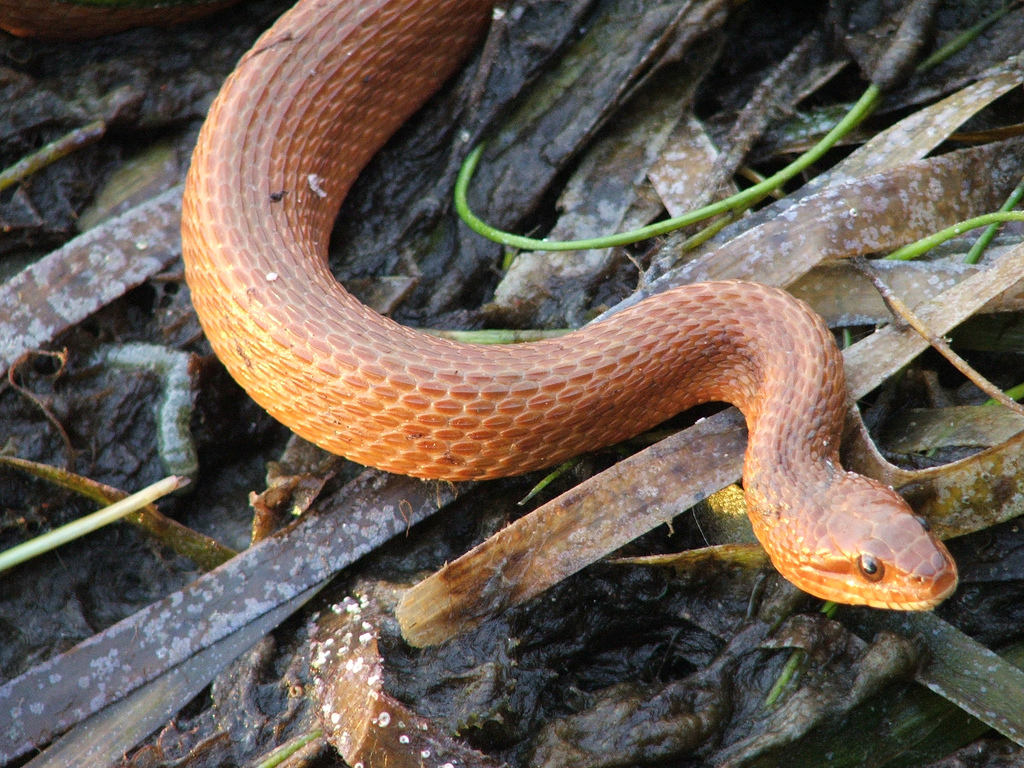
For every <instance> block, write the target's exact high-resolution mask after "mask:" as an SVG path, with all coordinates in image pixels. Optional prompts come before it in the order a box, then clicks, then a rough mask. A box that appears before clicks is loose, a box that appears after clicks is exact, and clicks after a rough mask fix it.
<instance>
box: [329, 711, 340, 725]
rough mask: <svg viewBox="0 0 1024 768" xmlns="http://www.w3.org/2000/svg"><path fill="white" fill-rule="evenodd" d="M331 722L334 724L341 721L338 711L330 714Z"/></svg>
mask: <svg viewBox="0 0 1024 768" xmlns="http://www.w3.org/2000/svg"><path fill="white" fill-rule="evenodd" d="M331 722H332V723H334V724H335V725H337V724H338V723H340V722H341V715H340V714H339V713H337V712H335V713H334V714H333V715H331Z"/></svg>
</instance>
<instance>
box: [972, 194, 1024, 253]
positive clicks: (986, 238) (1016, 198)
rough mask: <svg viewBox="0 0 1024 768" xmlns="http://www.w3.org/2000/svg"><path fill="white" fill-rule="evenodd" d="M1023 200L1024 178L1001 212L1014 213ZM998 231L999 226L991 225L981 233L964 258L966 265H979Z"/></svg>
mask: <svg viewBox="0 0 1024 768" xmlns="http://www.w3.org/2000/svg"><path fill="white" fill-rule="evenodd" d="M1022 199H1024V178H1022V179H1021V180H1020V184H1018V185H1017V187H1016V188H1015V189H1014V190H1013V192H1011V193H1010V196H1009V197H1008V198H1006V202H1005V203H1003V204H1002V205H1001V206H1000V207H999V212H1000V213H1006V212H1007V211H1012V210H1013V209H1014V208H1016V207H1017V206H1018V205H1020V201H1021V200H1022ZM998 230H999V225H998V224H990V225H989V226H988V227H987V228H986V229H985V231H984V232H982V233H981V236H980V237H979V238H978V240H977V242H976V243H975V244H974V245H972V246H971V250H969V251H968V252H967V255H966V256H964V263H966V264H977V263H978V260H979V259H981V254H982V253H984V251H985V249H986V248H988V245H989V243H991V242H992V240H993V238H995V236H996V232H997V231H998Z"/></svg>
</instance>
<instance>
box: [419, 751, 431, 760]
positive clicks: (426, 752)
mask: <svg viewBox="0 0 1024 768" xmlns="http://www.w3.org/2000/svg"><path fill="white" fill-rule="evenodd" d="M420 757H422V758H423V759H424V760H426V759H427V758H428V757H430V750H429V749H423V750H420Z"/></svg>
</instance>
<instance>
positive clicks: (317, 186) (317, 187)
mask: <svg viewBox="0 0 1024 768" xmlns="http://www.w3.org/2000/svg"><path fill="white" fill-rule="evenodd" d="M306 181H307V182H308V183H309V188H310V190H311V191H312V192H313V194H314V195H316V196H317V197H319V198H320V199H321V200H323V199H324V198H325V197H327V192H325V191H324V188H323V186H322V184H323V181H324V180H323V179H322V178H320V177H319V176H317V175H316V174H315V173H311V174H309V175H308V176H306Z"/></svg>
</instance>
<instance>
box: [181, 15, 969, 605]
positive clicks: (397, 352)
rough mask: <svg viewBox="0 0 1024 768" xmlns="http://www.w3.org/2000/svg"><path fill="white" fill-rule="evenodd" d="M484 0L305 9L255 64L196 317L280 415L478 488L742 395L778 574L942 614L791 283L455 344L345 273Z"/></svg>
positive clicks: (355, 454)
mask: <svg viewBox="0 0 1024 768" xmlns="http://www.w3.org/2000/svg"><path fill="white" fill-rule="evenodd" d="M490 13H491V3H490V2H483V1H481V0H372V2H367V1H366V0H363V1H362V2H352V1H349V0H342V1H341V2H338V1H337V0H303V1H302V2H300V3H299V4H298V5H297V6H296V7H295V8H293V9H292V10H291V11H290V12H288V13H287V14H285V15H284V16H283V17H282V18H281V19H280V20H279V21H278V22H277V24H275V25H274V27H273V28H272V29H270V30H269V31H268V32H267V33H266V34H264V35H263V37H261V38H260V40H259V41H257V43H256V44H255V46H254V47H253V49H252V50H251V51H250V52H249V53H247V54H246V55H245V56H244V57H243V59H242V61H241V62H240V63H239V65H238V68H237V69H236V71H235V72H234V74H232V76H231V77H230V78H229V80H228V81H227V83H226V84H225V86H224V88H223V90H222V91H221V93H220V95H219V96H218V98H217V100H216V102H215V103H214V105H213V106H212V108H211V110H210V114H209V117H208V119H207V122H206V124H205V125H204V127H203V130H202V133H201V136H200V139H199V144H198V146H197V148H196V151H195V155H194V157H193V162H192V166H191V169H190V171H189V175H188V182H187V186H186V192H185V200H184V215H183V229H182V235H183V246H184V254H185V262H186V273H187V278H188V283H189V286H190V287H191V291H192V299H193V302H194V303H195V307H196V311H197V312H198V314H199V318H200V320H201V321H202V324H203V328H204V329H205V331H206V334H207V337H208V338H209V340H210V343H211V344H212V345H213V348H214V350H215V351H216V353H217V355H218V357H220V359H221V360H222V361H223V362H224V364H225V365H226V366H227V368H228V370H229V371H230V372H231V374H232V375H233V376H234V377H235V379H237V380H238V382H239V383H240V384H241V385H242V386H243V387H244V388H245V389H246V391H248V392H249V394H250V395H251V396H252V397H253V398H254V399H255V400H256V401H257V402H258V403H259V404H260V405H262V406H263V407H264V408H266V409H267V411H268V412H269V413H271V414H272V415H273V416H274V417H275V418H277V419H279V420H280V421H281V422H283V423H284V424H286V425H287V426H289V427H290V428H291V429H293V430H294V431H295V432H297V433H298V434H300V435H302V436H303V437H305V438H306V439H308V440H311V441H312V442H314V443H317V444H318V445H320V446H322V447H323V448H325V449H327V450H329V451H331V452H334V453H337V454H341V455H344V456H347V457H349V458H351V459H353V460H355V461H358V462H360V463H362V464H367V465H370V466H374V467H379V468H382V469H386V470H388V471H391V472H399V473H403V474H407V475H413V476H416V477H424V478H445V479H449V480H469V479H480V478H490V477H500V476H503V475H511V474H516V473H521V472H528V471H530V470H534V469H538V468H542V467H547V466H550V465H552V464H555V463H558V462H560V461H562V460H564V459H568V458H570V457H572V456H574V455H577V454H579V453H581V452H583V451H587V450H592V449H595V448H599V447H602V446H606V445H609V444H611V443H615V442H617V441H619V440H622V439H624V438H627V437H630V436H633V435H636V434H638V433H640V432H642V431H644V430H646V429H648V428H650V427H653V426H655V425H657V424H659V423H660V422H662V421H664V420H665V419H666V418H668V417H670V416H673V415H674V414H676V413H678V412H679V411H681V410H683V409H685V408H688V407H690V406H692V405H695V404H697V403H701V402H706V401H727V402H730V403H733V404H735V405H737V406H738V407H739V408H740V409H741V410H742V411H743V413H744V415H745V416H746V419H747V423H748V426H749V429H750V439H749V444H748V447H747V451H746V456H745V465H744V486H745V491H746V495H747V501H748V505H749V508H750V518H751V520H752V522H753V524H754V530H755V533H756V534H757V536H758V538H759V539H760V541H761V542H762V543H763V544H764V546H765V549H766V550H767V551H768V553H769V555H770V556H771V559H772V561H773V563H774V564H775V566H776V567H777V568H778V569H779V571H780V572H781V573H782V574H783V575H784V576H786V578H788V579H790V580H791V581H792V582H794V583H795V584H796V585H797V586H799V587H801V588H802V589H804V590H806V591H808V592H810V593H812V594H814V595H817V596H819V597H823V598H826V599H832V600H836V601H840V602H846V603H861V604H868V605H874V606H878V607H892V608H902V609H924V608H930V607H932V606H934V605H935V604H936V603H938V602H939V601H941V600H942V599H944V598H945V597H947V596H948V595H949V594H950V593H952V591H953V590H954V588H955V586H956V581H957V576H956V568H955V565H954V563H953V561H952V559H951V558H950V556H949V554H948V553H947V551H946V549H945V547H944V546H943V545H942V543H941V542H939V541H938V540H936V539H935V538H934V537H932V536H931V535H930V534H929V533H928V532H927V531H926V529H925V527H924V526H923V524H922V523H921V522H920V521H919V520H918V519H917V518H915V517H914V516H913V513H912V511H911V510H910V508H909V507H908V506H907V505H906V504H905V503H904V501H903V500H902V498H901V497H899V496H898V495H897V494H896V493H895V492H893V491H892V490H891V489H889V488H886V487H883V486H881V485H879V484H878V483H876V482H874V481H872V480H869V479H867V478H864V477H861V476H859V475H855V474H852V473H848V472H845V471H844V470H843V469H842V468H841V467H840V466H839V463H838V442H839V435H840V432H841V426H842V421H843V414H844V410H845V407H846V389H845V384H844V379H843V370H842V358H841V356H840V354H839V352H838V350H837V349H836V347H835V344H834V341H833V339H832V336H831V334H830V332H829V330H828V328H827V327H826V326H825V325H824V323H823V322H822V321H821V320H820V319H819V318H818V317H817V316H816V315H815V314H814V313H813V312H812V311H811V310H810V309H808V308H807V307H806V306H805V305H804V304H802V303H800V302H799V301H797V300H795V299H793V298H792V297H790V296H789V295H788V294H787V293H785V292H783V291H780V290H776V289H773V288H766V287H763V286H760V285H755V284H750V283H739V282H719V283H705V284H698V285H690V286H684V287H681V288H677V289H675V290H672V291H669V292H666V293H663V294H660V295H658V296H655V297H653V298H650V299H648V300H646V301H644V302H642V303H640V304H638V305H636V306H634V307H632V308H630V309H627V310H625V311H623V312H620V313H619V314H617V315H615V316H614V317H612V318H610V319H608V320H605V321H603V322H601V323H596V324H592V325H589V326H586V327H585V328H583V329H581V330H579V331H576V332H575V333H572V334H570V335H568V336H565V337H562V338H559V339H555V340H548V341H543V342H537V343H532V344H520V345H515V346H509V347H484V346H475V345H466V344H457V343H454V342H450V341H446V340H441V339H438V338H435V337H432V336H428V335H425V334H421V333H419V332H417V331H414V330H411V329H408V328H404V327H402V326H399V325H397V324H396V323H394V322H392V321H391V320H388V319H386V318H383V317H381V316H379V315H377V314H376V313H374V312H373V311H371V310H369V309H368V308H366V307H365V306H363V305H362V304H360V303H359V302H358V301H357V300H355V299H354V298H353V297H352V296H350V295H349V294H348V293H346V292H345V290H344V289H343V288H342V287H341V286H340V285H338V283H337V282H336V281H335V280H334V278H333V277H332V276H331V274H330V272H329V271H328V268H327V264H326V261H327V259H326V253H327V245H328V237H329V235H330V231H331V226H332V223H333V221H334V218H335V216H336V215H337V212H338V209H339V207H340V205H341V202H342V200H343V198H344V197H345V194H346V193H347V191H348V188H349V186H350V185H351V184H352V182H353V181H354V180H355V178H356V176H357V175H358V174H359V172H360V170H361V169H362V168H363V166H364V165H365V164H366V162H367V161H368V160H369V159H370V158H371V157H372V156H373V154H374V153H375V152H376V151H377V150H378V149H379V148H380V146H381V145H382V144H383V143H384V142H385V141H386V140H387V139H388V138H389V137H390V136H391V134H392V133H394V131H395V130H397V129H398V127H399V126H400V125H401V124H402V123H403V122H405V120H406V119H407V118H408V117H409V116H410V115H411V114H412V113H413V112H414V111H415V110H416V109H417V108H418V107H419V106H420V105H421V104H422V103H423V102H424V101H425V100H426V99H427V98H428V97H429V96H430V95H431V94H433V93H434V92H435V90H436V89H437V88H438V87H439V86H440V85H441V84H442V83H443V82H444V81H445V80H446V79H447V78H448V77H449V76H450V75H451V74H452V73H453V72H454V71H455V69H456V67H457V66H458V65H459V63H460V62H461V61H462V59H463V58H464V57H465V56H466V55H467V54H468V53H469V52H470V51H471V50H472V49H473V47H474V46H475V45H476V44H477V43H478V41H479V40H480V39H481V36H482V34H483V32H484V30H485V28H486V26H487V22H488V19H489V15H490Z"/></svg>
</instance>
